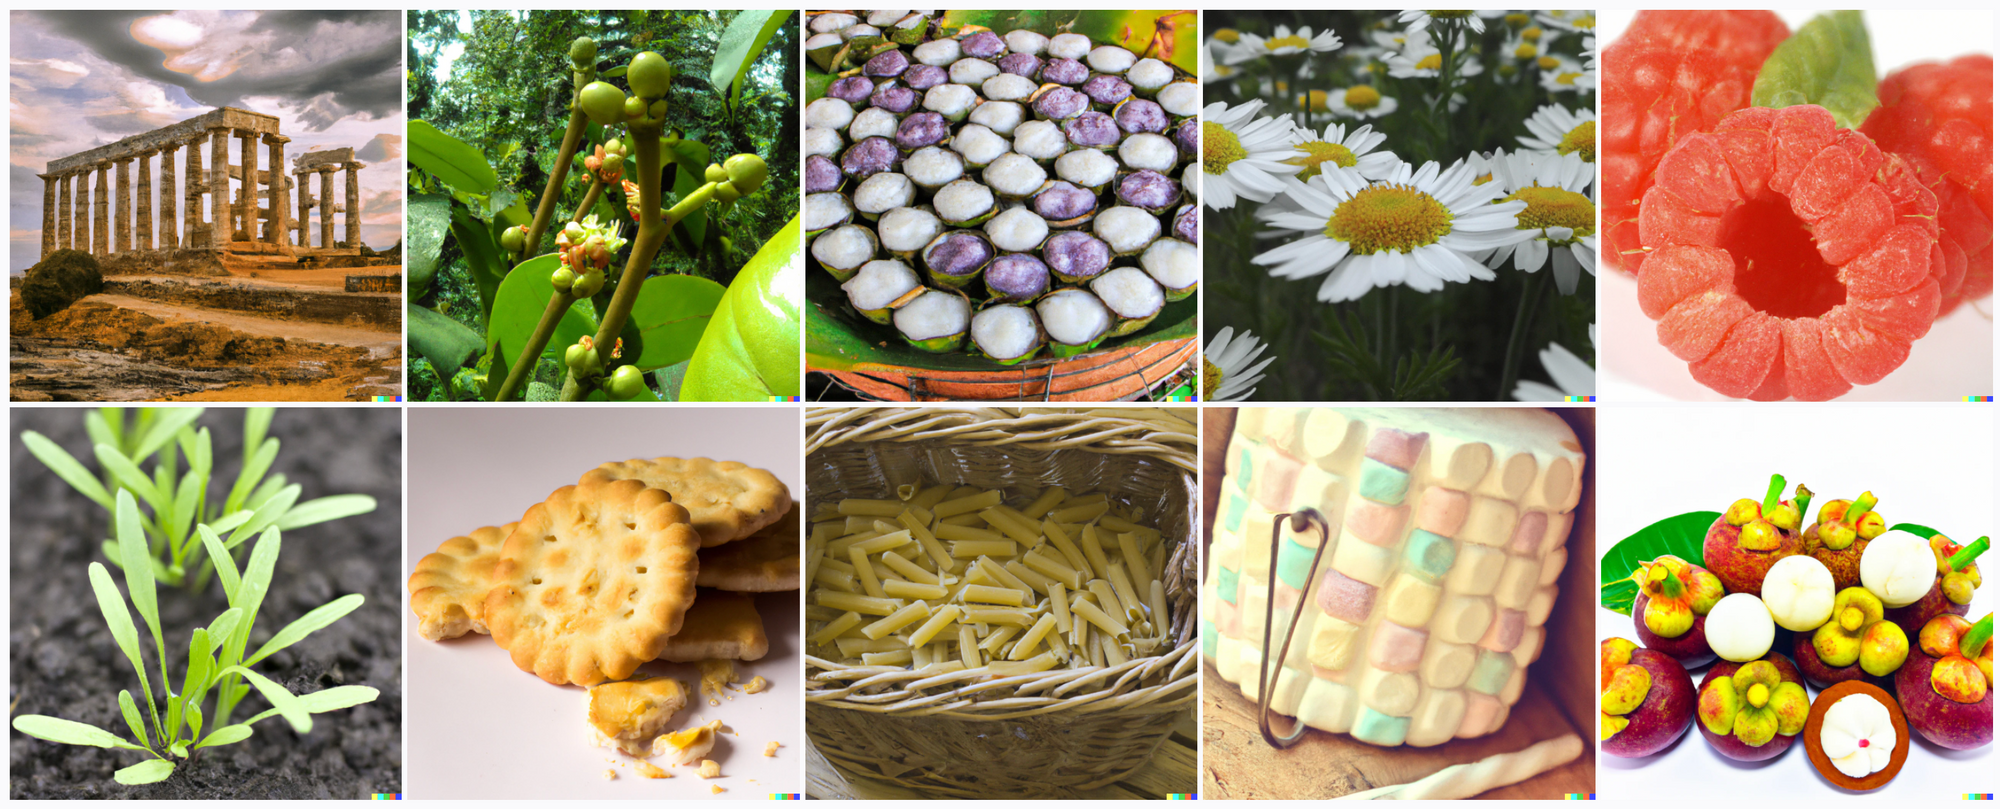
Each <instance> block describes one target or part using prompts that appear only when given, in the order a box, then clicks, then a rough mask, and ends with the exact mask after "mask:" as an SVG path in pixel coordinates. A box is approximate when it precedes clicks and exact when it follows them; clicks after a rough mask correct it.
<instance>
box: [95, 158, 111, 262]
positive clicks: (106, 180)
mask: <svg viewBox="0 0 2000 809" xmlns="http://www.w3.org/2000/svg"><path fill="white" fill-rule="evenodd" d="M92 168H94V169H96V170H97V193H95V194H93V195H92V196H91V199H90V203H91V211H90V213H91V227H90V253H91V255H94V256H108V255H111V210H110V205H111V163H109V162H100V163H98V164H97V165H95V166H93V167H92Z"/></svg>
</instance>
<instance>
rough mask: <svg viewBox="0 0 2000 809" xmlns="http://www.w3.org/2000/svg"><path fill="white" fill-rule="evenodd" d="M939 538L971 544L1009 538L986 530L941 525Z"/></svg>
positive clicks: (938, 531) (938, 533)
mask: <svg viewBox="0 0 2000 809" xmlns="http://www.w3.org/2000/svg"><path fill="white" fill-rule="evenodd" d="M937 538H938V539H944V540H966V541H971V542H1006V541H1007V537H1006V536H1004V535H1002V534H999V533H996V532H993V531H988V530H986V529H984V528H972V527H969V526H964V525H940V526H938V529H937Z"/></svg>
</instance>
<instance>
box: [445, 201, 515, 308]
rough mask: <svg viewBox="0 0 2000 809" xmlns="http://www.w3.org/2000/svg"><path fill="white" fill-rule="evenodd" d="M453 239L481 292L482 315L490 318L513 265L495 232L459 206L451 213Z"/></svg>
mask: <svg viewBox="0 0 2000 809" xmlns="http://www.w3.org/2000/svg"><path fill="white" fill-rule="evenodd" d="M451 235H452V238H455V239H457V240H458V249H459V251H460V252H463V253H464V254H465V266H466V267H467V268H468V269H470V270H472V284H473V286H474V287H476V288H477V289H478V290H479V307H480V312H481V313H482V315H484V316H489V317H490V316H491V315H492V312H493V300H494V296H495V295H496V294H498V290H499V288H500V281H501V279H503V278H505V277H506V276H507V267H508V265H509V264H510V263H511V262H510V261H509V260H508V258H507V254H506V252H505V251H503V250H501V249H500V242H498V241H496V240H495V239H494V237H493V228H492V227H491V226H490V225H489V224H488V223H486V222H482V221H480V220H479V219H478V218H477V217H474V216H473V215H472V211H470V210H467V209H465V208H463V207H458V206H454V207H453V208H452V209H451Z"/></svg>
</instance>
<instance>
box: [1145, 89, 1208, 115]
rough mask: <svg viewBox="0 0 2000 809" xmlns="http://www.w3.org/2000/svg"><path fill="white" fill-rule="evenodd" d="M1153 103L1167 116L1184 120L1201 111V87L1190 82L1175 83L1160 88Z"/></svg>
mask: <svg viewBox="0 0 2000 809" xmlns="http://www.w3.org/2000/svg"><path fill="white" fill-rule="evenodd" d="M1154 100H1155V101H1158V102H1160V107H1161V109H1164V110H1166V111H1167V114H1168V115H1176V116H1179V117H1182V118H1186V117H1188V116H1190V115H1193V114H1195V113H1197V112H1200V111H1201V85H1199V84H1196V83H1194V82H1191V81H1177V82H1174V83H1173V84H1169V85H1167V86H1165V87H1162V88H1160V94H1159V96H1158V97H1157V98H1155V99H1154Z"/></svg>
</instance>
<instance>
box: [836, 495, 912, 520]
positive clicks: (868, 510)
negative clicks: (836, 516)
mask: <svg viewBox="0 0 2000 809" xmlns="http://www.w3.org/2000/svg"><path fill="white" fill-rule="evenodd" d="M904 508H905V506H904V505H903V504H902V503H901V502H898V501H895V500H858V499H854V498H848V499H846V500H842V501H840V505H839V507H838V511H839V512H840V513H841V514H842V515H845V516H849V517H854V516H866V517H894V516H896V515H898V514H901V513H903V509H904Z"/></svg>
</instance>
